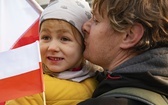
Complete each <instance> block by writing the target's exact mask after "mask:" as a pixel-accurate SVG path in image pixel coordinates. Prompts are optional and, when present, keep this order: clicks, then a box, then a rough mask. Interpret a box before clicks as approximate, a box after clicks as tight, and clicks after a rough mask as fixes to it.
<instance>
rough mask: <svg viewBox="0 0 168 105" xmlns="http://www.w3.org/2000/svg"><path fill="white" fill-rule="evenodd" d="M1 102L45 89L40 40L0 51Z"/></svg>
mask: <svg viewBox="0 0 168 105" xmlns="http://www.w3.org/2000/svg"><path fill="white" fill-rule="evenodd" d="M0 72H1V73H0V102H3V101H6V100H10V99H15V98H18V97H22V96H27V95H32V94H36V93H41V92H43V90H44V87H43V80H42V79H43V78H42V74H43V73H42V69H41V57H40V51H39V43H38V41H36V42H34V43H32V44H28V45H25V46H22V47H19V48H16V49H12V50H9V51H4V52H0Z"/></svg>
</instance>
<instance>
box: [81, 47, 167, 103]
mask: <svg viewBox="0 0 168 105" xmlns="http://www.w3.org/2000/svg"><path fill="white" fill-rule="evenodd" d="M98 81H99V82H100V84H99V86H98V87H97V89H96V90H95V91H94V93H93V96H92V98H91V99H88V100H86V101H84V102H81V103H79V104H78V105H147V104H145V103H142V102H140V101H136V100H132V99H128V98H122V97H113V96H110V95H108V96H104V97H101V96H100V95H102V94H103V93H106V92H108V91H110V90H113V89H116V88H120V87H137V88H143V89H148V90H151V91H154V92H157V93H159V94H162V95H165V96H166V97H167V98H168V91H167V89H168V48H157V49H153V50H150V51H147V52H145V53H143V54H140V55H138V56H136V57H134V58H131V59H129V60H128V61H126V62H124V63H123V64H121V65H120V66H118V67H117V68H116V69H115V70H113V71H112V72H106V73H105V72H103V73H100V74H99V75H98Z"/></svg>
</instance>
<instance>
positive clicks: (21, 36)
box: [0, 0, 43, 52]
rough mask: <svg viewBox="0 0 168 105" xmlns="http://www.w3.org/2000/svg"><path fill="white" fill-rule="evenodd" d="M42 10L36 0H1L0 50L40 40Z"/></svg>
mask: <svg viewBox="0 0 168 105" xmlns="http://www.w3.org/2000/svg"><path fill="white" fill-rule="evenodd" d="M42 10H43V9H42V8H41V6H40V5H39V4H38V3H37V2H36V1H35V0H0V52H1V51H6V50H9V49H13V48H17V47H20V46H23V45H26V44H30V43H33V42H35V41H36V40H38V38H39V36H38V31H39V29H38V28H39V17H40V14H41V12H42Z"/></svg>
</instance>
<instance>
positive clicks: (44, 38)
mask: <svg viewBox="0 0 168 105" xmlns="http://www.w3.org/2000/svg"><path fill="white" fill-rule="evenodd" d="M41 39H43V40H50V39H51V37H49V36H42V37H41Z"/></svg>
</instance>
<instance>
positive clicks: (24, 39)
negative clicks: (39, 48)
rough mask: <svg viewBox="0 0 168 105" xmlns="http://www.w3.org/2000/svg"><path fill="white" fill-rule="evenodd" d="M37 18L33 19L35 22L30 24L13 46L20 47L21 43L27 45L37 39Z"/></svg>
mask: <svg viewBox="0 0 168 105" xmlns="http://www.w3.org/2000/svg"><path fill="white" fill-rule="evenodd" d="M38 31H39V19H38V20H36V21H35V23H33V24H32V26H30V28H29V29H28V30H26V32H25V33H24V34H23V35H21V37H20V38H19V40H18V41H16V43H15V44H14V46H13V47H12V49H13V48H17V47H21V46H23V45H27V44H30V43H33V42H35V41H36V40H39V32H38Z"/></svg>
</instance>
